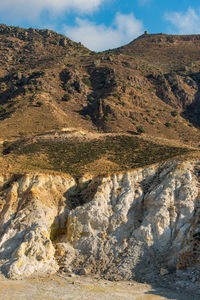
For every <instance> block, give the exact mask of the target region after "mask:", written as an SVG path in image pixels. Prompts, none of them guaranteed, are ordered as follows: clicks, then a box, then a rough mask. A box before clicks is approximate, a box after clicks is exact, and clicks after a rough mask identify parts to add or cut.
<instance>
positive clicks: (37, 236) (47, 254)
mask: <svg viewBox="0 0 200 300" xmlns="http://www.w3.org/2000/svg"><path fill="white" fill-rule="evenodd" d="M2 184H4V186H3V191H2V194H1V213H0V217H1V218H0V233H1V238H0V260H1V265H2V271H3V272H4V273H5V274H6V275H7V276H8V277H10V278H13V279H19V278H23V277H28V276H31V275H33V274H39V275H42V274H48V273H55V272H56V271H57V270H58V268H59V267H58V264H57V262H56V260H55V257H54V254H55V248H54V246H53V244H52V242H51V239H50V233H51V231H52V230H53V229H54V228H52V225H53V226H54V227H55V228H56V225H55V218H56V216H57V215H58V214H59V213H60V212H61V211H63V212H64V208H65V206H66V204H65V201H66V199H65V198H64V196H63V195H64V193H65V192H66V190H68V189H69V188H70V187H72V186H74V184H75V182H74V180H73V179H71V178H61V177H58V176H46V175H34V176H29V175H25V176H21V177H19V178H10V179H9V180H6V181H5V182H3V180H2Z"/></svg>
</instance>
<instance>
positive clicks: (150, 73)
mask: <svg viewBox="0 0 200 300" xmlns="http://www.w3.org/2000/svg"><path fill="white" fill-rule="evenodd" d="M199 48H200V40H199V36H198V35H194V36H170V35H164V34H156V35H148V34H147V35H143V36H141V37H139V38H138V39H136V40H135V41H133V42H132V43H130V44H129V45H126V46H124V47H122V48H119V49H115V50H112V51H105V52H102V53H94V52H91V51H89V50H88V49H86V48H85V47H84V46H82V45H81V44H77V43H74V42H72V41H71V40H69V39H68V38H66V37H64V36H62V35H59V34H57V33H55V32H53V31H50V30H37V29H32V28H30V29H21V28H17V27H8V26H5V25H0V74H1V77H0V126H1V129H2V130H1V133H0V137H1V138H2V139H3V140H5V139H15V138H19V137H24V136H25V137H27V136H28V137H31V136H33V135H35V134H40V133H44V132H46V131H49V130H60V129H61V128H66V127H67V128H71V127H73V128H76V129H78V130H80V129H84V130H86V131H89V132H97V131H98V132H99V131H100V132H113V133H116V132H118V133H119V132H123V133H127V132H128V133H132V134H141V133H142V134H146V135H151V136H152V139H153V138H154V137H160V138H167V139H170V140H174V141H177V142H181V143H186V144H188V145H192V146H198V145H199V113H200V108H199V85H200V83H199V78H200V77H199V71H200V59H199ZM22 115H23V120H22Z"/></svg>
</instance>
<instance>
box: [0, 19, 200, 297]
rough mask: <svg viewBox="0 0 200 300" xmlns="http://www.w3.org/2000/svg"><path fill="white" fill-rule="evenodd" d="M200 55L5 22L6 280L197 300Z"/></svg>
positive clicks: (162, 38)
mask: <svg viewBox="0 0 200 300" xmlns="http://www.w3.org/2000/svg"><path fill="white" fill-rule="evenodd" d="M199 50H200V36H199V35H190V36H175V35H165V34H144V35H142V36H140V37H139V38H137V39H136V40H134V41H132V42H131V43H130V44H128V45H125V46H123V47H120V48H117V49H113V50H108V51H104V52H101V53H95V52H92V51H90V50H88V49H87V48H85V47H84V46H83V45H81V44H80V43H75V42H73V41H71V40H70V39H68V38H67V37H65V36H63V35H60V34H57V33H55V32H53V31H50V30H37V29H32V28H30V29H22V28H18V27H10V26H6V25H0V128H1V130H0V162H1V174H0V274H1V273H2V275H4V276H6V277H8V278H12V279H24V278H27V277H29V278H33V277H37V276H47V274H48V275H49V274H52V273H56V272H59V276H63V277H64V278H67V277H66V276H67V275H69V276H76V275H77V274H79V275H95V276H98V277H99V278H100V277H104V278H105V279H109V280H110V281H113V280H137V281H139V282H148V283H150V284H154V285H155V284H156V285H162V286H164V287H167V288H168V289H170V290H171V289H172V288H175V289H179V290H180V292H181V291H182V290H183V287H184V289H185V288H186V287H187V290H188V292H189V293H190V295H191V297H192V299H199V294H200V291H199V278H200V271H199V252H200V244H199V241H200V232H199V223H200V221H199V207H200V206H199V195H200V177H199V175H200V162H199V151H198V150H199V148H198V147H199V136H200V121H199V115H200V99H199V96H200V92H199V89H200V51H199ZM96 291H97V290H96ZM101 291H102V290H101ZM98 292H99V290H98ZM197 294H198V295H197ZM182 296H183V294H181V295H180V297H178V298H180V299H184V298H183V297H182ZM196 296H197V298H195V297H196ZM97 297H98V296H97ZM184 297H186V298H187V296H186V295H185V290H184ZM186 298H185V299H186ZM187 299H188V298H187Z"/></svg>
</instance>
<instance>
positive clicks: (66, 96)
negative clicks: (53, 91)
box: [62, 93, 71, 102]
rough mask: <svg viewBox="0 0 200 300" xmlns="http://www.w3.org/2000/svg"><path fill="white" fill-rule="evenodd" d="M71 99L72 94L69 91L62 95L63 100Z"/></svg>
mask: <svg viewBox="0 0 200 300" xmlns="http://www.w3.org/2000/svg"><path fill="white" fill-rule="evenodd" d="M70 99H71V96H70V95H69V94H68V93H66V94H64V96H63V97H62V101H66V102H67V101H69V100H70Z"/></svg>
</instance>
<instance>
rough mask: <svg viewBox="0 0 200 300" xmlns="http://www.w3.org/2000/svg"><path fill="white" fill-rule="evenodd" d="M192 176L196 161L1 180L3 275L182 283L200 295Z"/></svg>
mask: <svg viewBox="0 0 200 300" xmlns="http://www.w3.org/2000/svg"><path fill="white" fill-rule="evenodd" d="M199 173H200V164H199V162H197V161H194V160H193V161H187V162H181V161H179V160H175V161H171V162H168V163H164V164H160V165H158V164H156V165H153V166H151V167H145V168H140V169H137V170H135V171H131V172H125V173H123V174H118V175H112V176H109V177H101V176H100V177H96V178H87V177H83V178H81V179H80V180H79V181H78V182H76V181H75V180H74V179H73V178H72V177H69V176H66V175H65V176H64V175H63V176H58V175H57V176H56V175H51V176H50V175H44V174H32V175H31V174H30V175H28V174H27V175H21V176H19V175H18V176H1V207H0V209H1V219H0V234H1V239H0V264H1V268H2V272H3V274H4V275H6V276H7V277H9V278H12V279H19V278H25V277H30V276H36V275H46V274H49V273H55V272H57V271H58V270H60V272H65V273H67V274H73V273H75V274H82V275H85V274H87V275H88V274H90V275H91V274H96V275H97V274H98V275H99V276H103V277H104V278H108V279H110V280H118V279H123V280H124V279H128V280H130V279H136V280H139V281H141V282H143V281H148V282H154V283H155V281H157V282H162V281H163V282H165V281H166V280H167V282H168V284H170V285H171V286H170V287H171V288H172V287H175V286H177V285H178V284H179V286H181V285H182V287H183V286H184V284H185V283H186V285H187V280H189V282H190V284H189V286H188V287H189V288H191V290H195V291H196V293H197V292H198V291H199V292H200V290H199V278H200V277H199V276H200V269H199V253H200V252H199V251H200V244H199V240H200V231H199V229H200V228H199ZM177 282H179V283H177ZM176 284H177V285H176Z"/></svg>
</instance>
